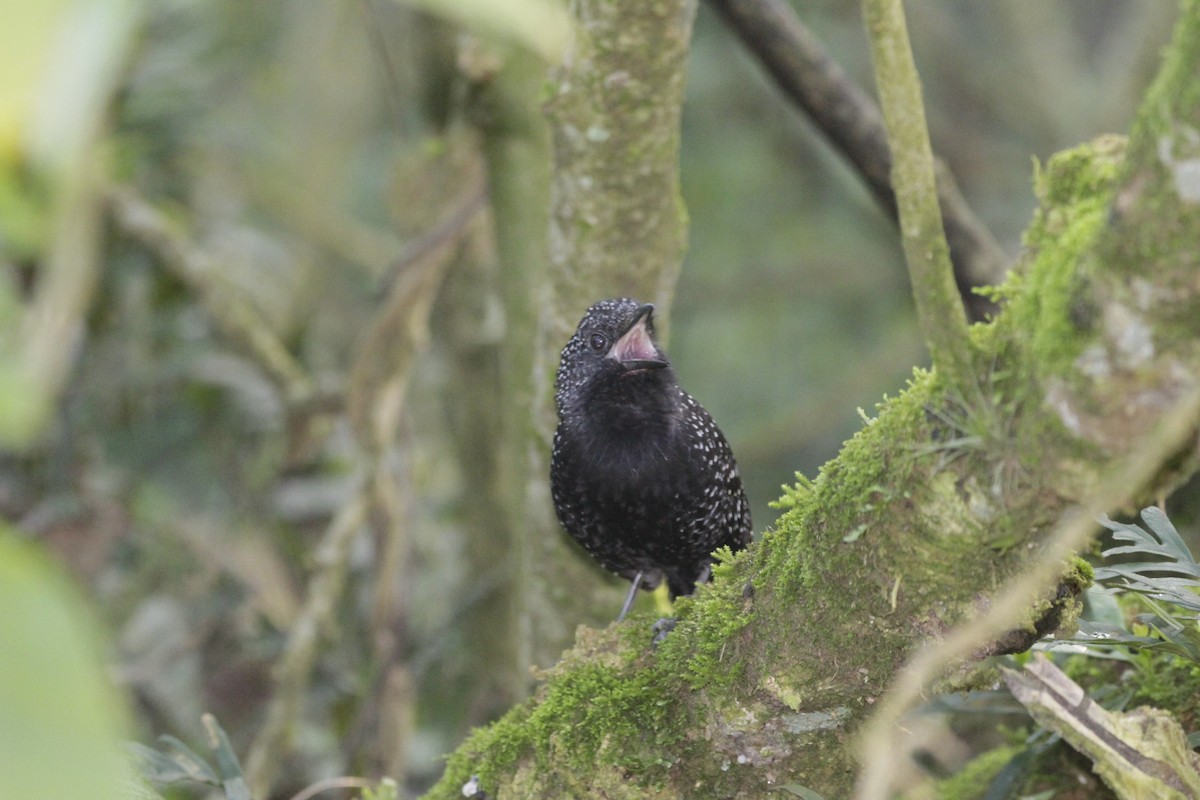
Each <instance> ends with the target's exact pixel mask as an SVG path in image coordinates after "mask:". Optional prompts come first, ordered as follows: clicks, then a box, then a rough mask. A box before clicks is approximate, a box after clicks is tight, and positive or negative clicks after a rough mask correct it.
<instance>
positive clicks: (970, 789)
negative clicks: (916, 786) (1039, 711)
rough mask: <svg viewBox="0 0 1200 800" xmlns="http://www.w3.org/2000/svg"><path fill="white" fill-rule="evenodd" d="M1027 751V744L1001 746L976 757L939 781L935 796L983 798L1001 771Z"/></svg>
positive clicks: (943, 799) (959, 799)
mask: <svg viewBox="0 0 1200 800" xmlns="http://www.w3.org/2000/svg"><path fill="white" fill-rule="evenodd" d="M1025 749H1026V745H1025V744H1023V743H1022V744H1008V745H1001V746H1000V747H997V748H996V749H994V750H989V751H987V752H986V753H983V754H981V755H978V756H976V757H975V758H973V759H971V760H970V761H968V762H967V763H966V764H965V765H964V766H963V768H962V769H960V770H959V771H958V772H957V773H956V774H954V775H952V776H951V777H949V778H945V779H943V780H940V781H937V782H936V783H935V784H934V786H933V796H934V797H936V798H938V800H974V798H980V797H983V796H984V795H985V794H986V793H987V790H988V787H989V786H991V783H992V781H994V780H995V779H996V775H997V774H999V772H1000V770H1002V769H1004V767H1006V766H1007V765H1008V763H1009V762H1010V761H1012V760H1013V758H1015V757H1016V756H1018V755H1020V754H1021V753H1022V752H1024V751H1025Z"/></svg>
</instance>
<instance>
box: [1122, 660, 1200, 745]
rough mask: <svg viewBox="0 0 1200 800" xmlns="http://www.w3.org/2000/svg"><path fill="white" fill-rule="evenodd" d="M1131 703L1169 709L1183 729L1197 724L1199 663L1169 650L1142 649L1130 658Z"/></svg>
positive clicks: (1199, 714) (1199, 706) (1199, 703)
mask: <svg viewBox="0 0 1200 800" xmlns="http://www.w3.org/2000/svg"><path fill="white" fill-rule="evenodd" d="M1133 669H1134V678H1133V680H1132V684H1133V685H1134V686H1135V687H1136V688H1135V691H1134V695H1133V700H1132V704H1133V705H1147V706H1154V707H1155V708H1161V709H1164V710H1166V711H1170V712H1171V713H1172V714H1175V715H1176V717H1178V719H1179V722H1180V724H1182V725H1183V728H1184V730H1187V731H1191V730H1195V729H1196V728H1197V727H1200V664H1197V663H1196V662H1194V661H1189V660H1187V659H1185V658H1180V657H1179V656H1175V655H1171V654H1169V653H1163V652H1155V651H1153V650H1142V651H1140V652H1138V653H1136V654H1135V655H1134V657H1133Z"/></svg>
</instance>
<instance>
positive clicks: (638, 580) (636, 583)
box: [617, 570, 642, 622]
mask: <svg viewBox="0 0 1200 800" xmlns="http://www.w3.org/2000/svg"><path fill="white" fill-rule="evenodd" d="M641 586H642V571H641V570H638V574H637V575H634V576H633V585H632V586H630V587H629V594H628V596H626V598H625V605H623V606H621V613H620V614H617V622H620V621H621V620H623V619H625V615H626V614H628V613H629V609H631V608H633V601H634V599H635V598H636V597H637V593H638V589H640V588H641Z"/></svg>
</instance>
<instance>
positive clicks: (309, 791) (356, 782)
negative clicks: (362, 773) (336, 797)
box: [292, 777, 375, 800]
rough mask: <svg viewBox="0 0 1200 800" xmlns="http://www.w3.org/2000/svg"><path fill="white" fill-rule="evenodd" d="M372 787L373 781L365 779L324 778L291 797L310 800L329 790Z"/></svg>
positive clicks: (298, 799)
mask: <svg viewBox="0 0 1200 800" xmlns="http://www.w3.org/2000/svg"><path fill="white" fill-rule="evenodd" d="M374 785H375V784H374V782H373V781H369V780H367V779H366V778H352V777H343V778H326V779H325V780H323V781H317V782H316V783H313V784H310V785H308V786H306V787H304V788H303V789H301V790H300V791H299V792H297V793H296V794H294V795H292V800H312V798H314V797H316V796H317V795H319V794H320V793H321V792H328V791H329V790H330V789H368V788H370V787H371V786H374Z"/></svg>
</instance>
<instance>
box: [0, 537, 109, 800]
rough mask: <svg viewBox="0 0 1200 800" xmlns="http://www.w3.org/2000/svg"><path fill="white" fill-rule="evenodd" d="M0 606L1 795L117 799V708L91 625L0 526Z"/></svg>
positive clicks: (71, 597)
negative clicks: (105, 675)
mask: <svg viewBox="0 0 1200 800" xmlns="http://www.w3.org/2000/svg"><path fill="white" fill-rule="evenodd" d="M0 609H2V611H3V613H0V643H2V645H0V797H3V798H43V797H45V798H60V797H62V798H83V797H87V798H103V800H116V798H120V797H122V796H123V794H124V790H125V788H126V787H127V781H128V771H127V769H128V768H127V765H126V760H125V755H124V754H123V753H122V752H121V748H120V744H119V742H120V735H119V734H120V729H121V728H122V722H123V719H122V716H123V714H122V709H121V702H120V699H119V695H118V693H117V692H116V691H115V690H114V689H113V687H112V686H111V685H110V684H109V683H108V681H107V680H106V679H105V677H104V670H103V667H102V664H101V660H100V658H99V656H98V652H99V648H98V646H97V642H96V641H95V636H94V631H95V630H96V629H97V623H96V621H95V620H94V619H93V618H92V617H91V615H90V613H89V612H88V608H87V606H86V605H85V604H84V602H83V601H82V599H81V598H80V597H79V595H78V593H77V592H76V590H75V587H73V586H72V585H71V584H70V583H69V582H68V581H67V579H66V578H65V577H64V576H63V574H62V573H61V572H60V571H59V570H58V569H57V568H56V567H55V566H54V565H53V564H51V562H50V561H49V560H48V559H47V558H45V557H44V556H43V555H42V554H41V553H40V552H39V551H38V550H37V549H36V548H34V547H33V546H31V545H30V544H29V543H28V542H23V541H21V540H19V539H17V537H16V536H14V535H13V534H12V532H11V531H10V530H9V529H8V528H7V527H5V526H3V525H0Z"/></svg>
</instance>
